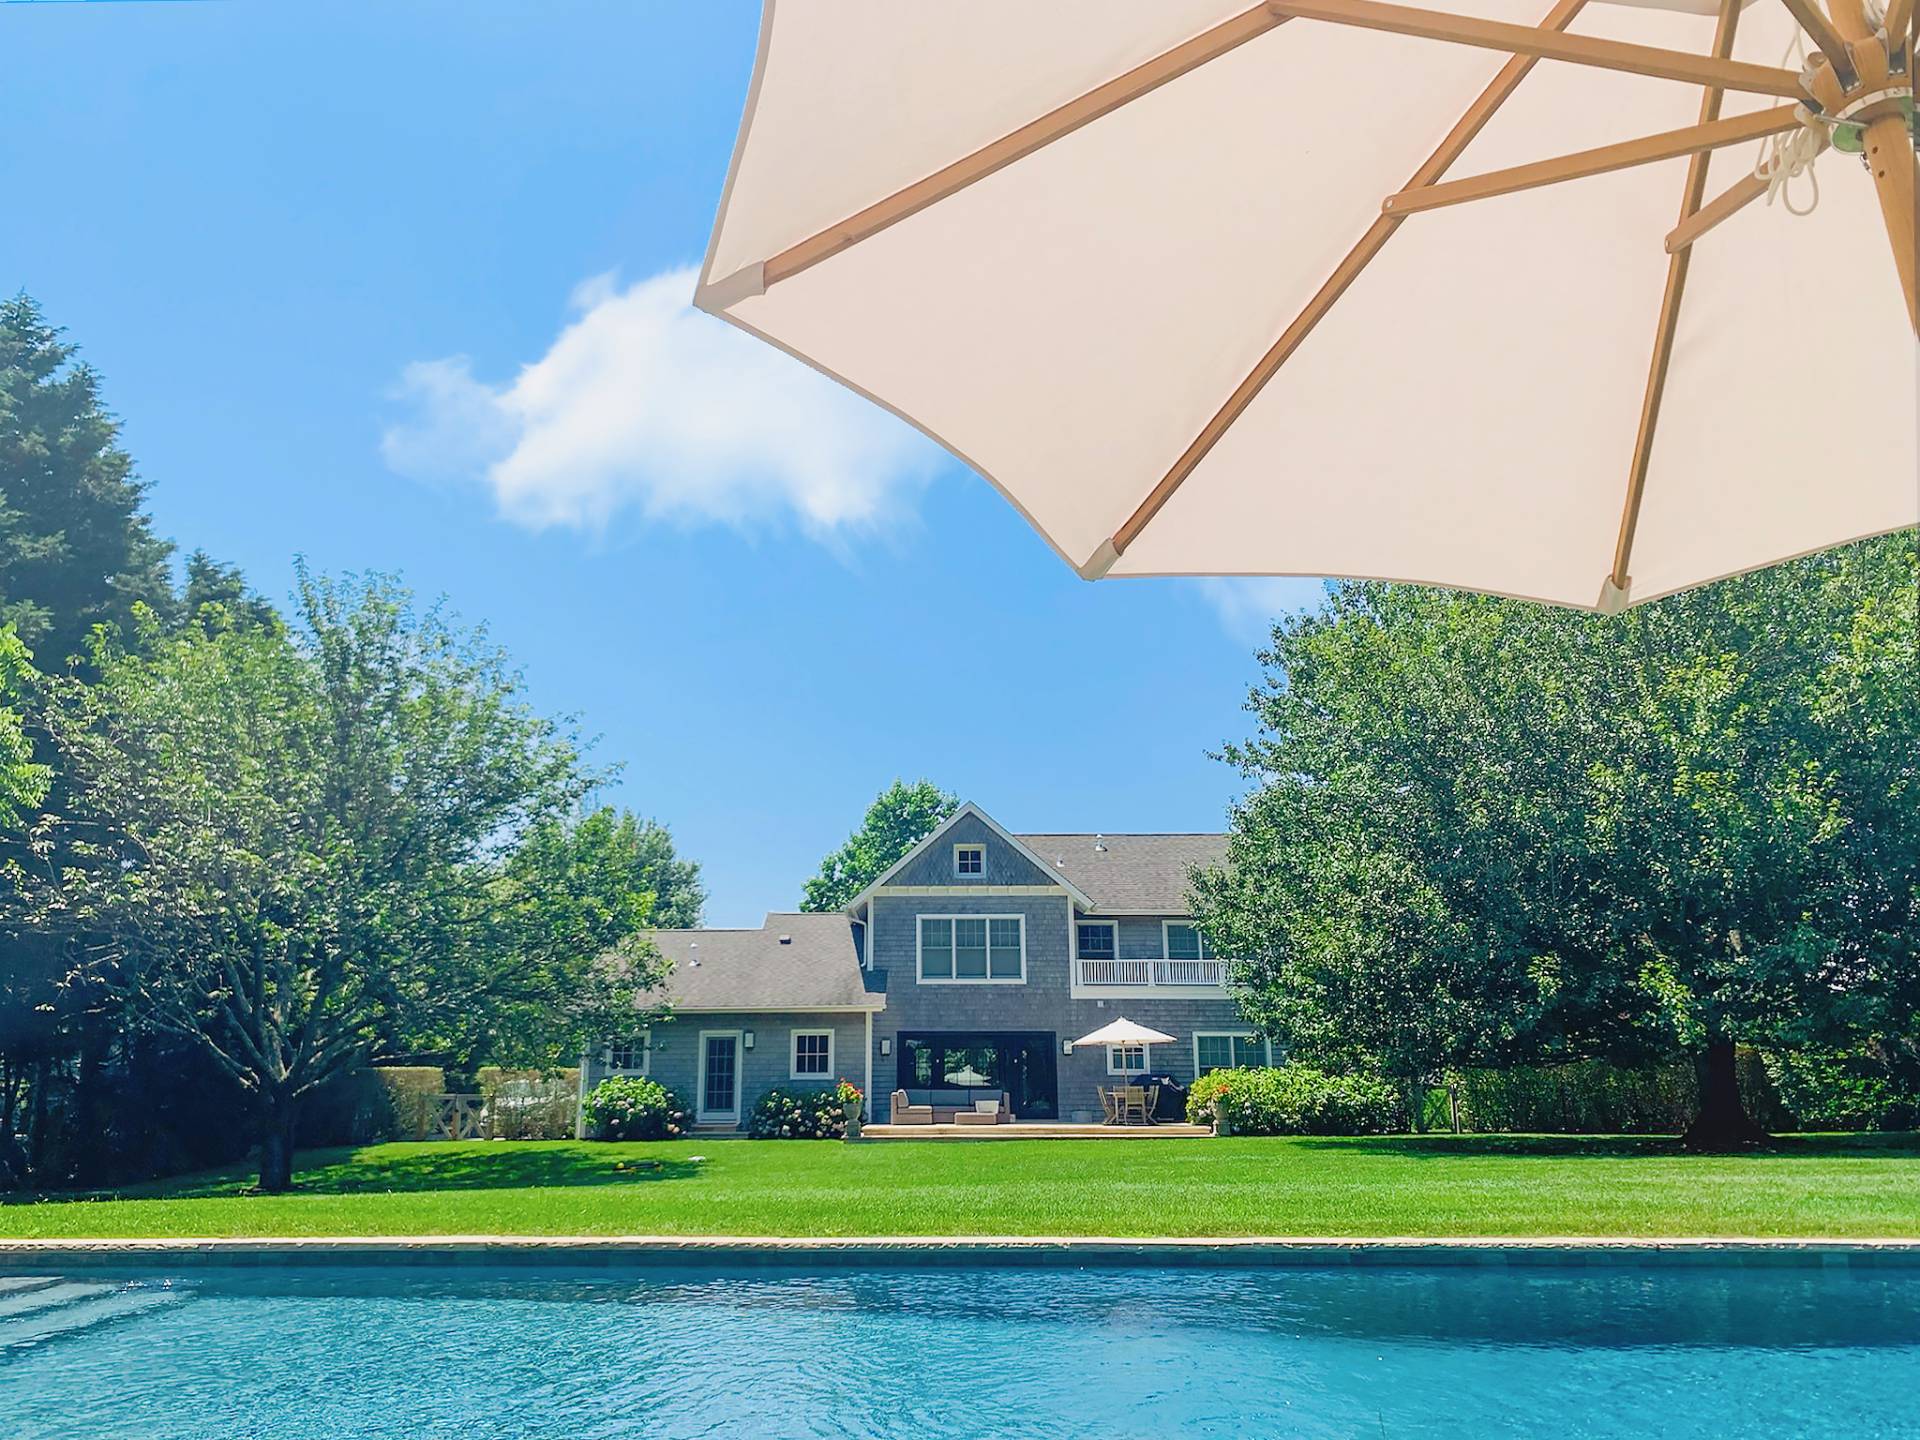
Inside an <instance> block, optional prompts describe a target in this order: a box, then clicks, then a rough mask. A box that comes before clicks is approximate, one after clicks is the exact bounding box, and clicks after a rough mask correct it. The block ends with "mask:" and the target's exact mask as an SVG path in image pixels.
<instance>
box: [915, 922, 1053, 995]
mask: <svg viewBox="0 0 1920 1440" xmlns="http://www.w3.org/2000/svg"><path fill="white" fill-rule="evenodd" d="M914 947H915V951H916V955H917V961H916V964H915V967H914V973H915V975H917V976H918V977H919V980H920V983H921V984H922V985H1024V984H1026V983H1027V926H1026V918H1025V917H1024V916H1020V915H921V916H918V917H916V919H915V923H914Z"/></svg>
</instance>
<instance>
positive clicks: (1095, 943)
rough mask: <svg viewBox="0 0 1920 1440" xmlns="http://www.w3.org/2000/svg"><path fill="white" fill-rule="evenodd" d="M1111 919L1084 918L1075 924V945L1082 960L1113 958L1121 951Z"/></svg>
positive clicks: (1115, 928)
mask: <svg viewBox="0 0 1920 1440" xmlns="http://www.w3.org/2000/svg"><path fill="white" fill-rule="evenodd" d="M1116 938H1117V927H1116V926H1115V925H1114V923H1113V921H1111V920H1082V921H1080V922H1079V923H1078V924H1076V925H1075V926H1074V930H1073V940H1074V945H1075V946H1076V948H1077V949H1078V951H1079V954H1080V958H1081V959H1082V960H1111V959H1113V958H1114V957H1115V955H1117V954H1118V953H1119V950H1118V946H1117V944H1116Z"/></svg>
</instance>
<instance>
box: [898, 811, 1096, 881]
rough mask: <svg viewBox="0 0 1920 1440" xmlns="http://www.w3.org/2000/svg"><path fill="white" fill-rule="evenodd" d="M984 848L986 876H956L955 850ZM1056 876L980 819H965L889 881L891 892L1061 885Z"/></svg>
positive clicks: (956, 823)
mask: <svg viewBox="0 0 1920 1440" xmlns="http://www.w3.org/2000/svg"><path fill="white" fill-rule="evenodd" d="M956 845H984V846H986V849H987V855H986V873H985V874H983V875H977V876H975V875H955V874H954V873H953V847H954V846H956ZM1057 884H1059V880H1058V878H1057V877H1056V876H1053V875H1049V874H1047V872H1046V871H1044V870H1041V869H1039V868H1038V867H1037V866H1035V865H1034V863H1033V862H1032V861H1031V860H1029V859H1027V857H1026V856H1024V855H1022V854H1021V853H1020V852H1019V851H1018V850H1016V849H1014V848H1013V847H1012V846H1011V845H1009V844H1007V843H1006V841H1004V840H1002V839H1001V838H1000V837H999V836H998V835H996V834H995V833H994V831H993V827H992V826H990V825H988V824H986V823H985V822H984V821H982V820H981V819H980V818H979V817H978V816H974V815H963V816H961V817H960V819H958V820H956V821H955V822H954V824H953V828H952V829H950V830H948V831H947V832H946V833H945V834H944V835H942V836H940V837H939V838H938V839H937V840H935V841H934V842H933V843H932V844H931V845H929V846H928V847H927V848H926V849H925V850H924V851H922V852H921V853H920V854H919V855H916V856H915V857H914V858H913V859H912V860H911V861H909V862H908V863H907V865H906V866H905V868H903V869H902V870H901V871H900V873H899V874H897V875H895V876H893V877H892V878H891V879H889V880H888V881H887V885H888V887H889V888H895V889H897V888H898V887H900V886H902V885H1057Z"/></svg>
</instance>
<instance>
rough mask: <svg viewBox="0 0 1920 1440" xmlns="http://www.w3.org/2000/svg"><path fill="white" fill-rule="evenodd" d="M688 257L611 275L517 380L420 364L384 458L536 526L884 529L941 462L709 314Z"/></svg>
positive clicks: (877, 413)
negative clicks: (465, 484)
mask: <svg viewBox="0 0 1920 1440" xmlns="http://www.w3.org/2000/svg"><path fill="white" fill-rule="evenodd" d="M695 279H696V276H695V272H694V271H693V270H691V269H681V270H670V271H666V272H664V273H662V274H659V275H654V276H651V277H649V278H648V279H645V280H641V281H639V282H637V283H635V284H633V285H630V286H627V287H626V288H624V289H622V288H620V287H618V286H617V285H616V284H615V282H614V280H613V277H611V276H600V277H598V278H596V279H593V280H589V281H587V282H586V283H585V284H583V285H581V286H580V287H579V288H578V289H577V290H576V291H575V292H574V294H573V299H572V308H573V310H574V311H575V315H574V318H573V319H572V321H571V322H570V323H569V324H568V325H567V326H566V328H565V329H563V330H562V331H561V332H560V334H559V335H558V336H557V337H556V338H555V340H554V342H553V344H552V345H551V346H550V347H549V348H548V350H547V353H546V354H545V355H543V356H541V357H540V359H538V360H536V361H534V362H533V363H532V364H530V365H527V366H525V367H523V368H522V369H521V371H520V373H519V374H518V375H517V376H516V377H514V379H513V380H512V381H511V382H508V383H503V384H490V383H488V382H487V381H485V380H482V379H478V378H476V377H475V376H474V374H473V371H472V367H471V365H470V363H469V362H468V360H467V359H466V357H464V356H454V357H451V358H448V359H442V360H427V361H420V362H417V363H415V364H413V365H409V366H408V367H407V369H406V371H405V372H404V373H403V375H402V377H401V381H400V384H399V386H398V388H397V390H396V392H395V398H396V399H398V400H399V401H400V402H401V403H402V405H403V406H404V407H405V414H404V415H403V417H402V418H401V419H399V420H398V421H396V423H394V424H393V425H391V426H389V427H388V428H387V430H386V431H385V433H384V435H383V436H382V439H381V453H382V454H383V455H384V456H385V458H386V461H387V464H388V465H389V466H390V467H391V468H392V469H394V470H395V471H397V472H399V473H400V474H403V475H407V476H410V477H413V478H416V479H423V480H435V481H446V480H456V481H476V480H477V481H479V482H480V483H482V484H484V485H485V486H486V488H487V489H488V490H490V491H491V492H492V494H493V497H494V501H495V503H496V505H497V506H498V507H499V510H500V513H501V514H503V515H504V516H506V517H507V518H508V519H510V520H512V521H514V522H516V523H518V524H521V525H524V526H526V527H528V528H530V529H535V530H540V529H546V528H549V527H552V526H571V527H575V528H579V529H592V530H598V529H602V528H604V527H605V526H606V525H607V524H608V522H609V521H611V520H612V519H613V518H614V516H615V515H617V514H618V513H619V512H621V511H622V510H624V509H626V508H628V507H634V508H636V509H638V511H639V512H640V513H641V514H643V515H644V516H646V517H648V518H649V519H656V520H676V521H680V522H683V523H686V522H692V523H698V522H719V523H722V524H727V525H733V526H737V527H741V528H751V527H754V526H757V525H761V524H765V523H767V522H770V521H774V520H777V519H779V518H780V517H781V516H783V515H784V516H789V517H791V518H792V519H794V520H796V521H797V522H798V523H799V524H800V525H801V527H802V528H803V529H805V530H806V531H807V532H808V533H809V534H811V535H814V536H815V537H817V538H820V539H825V540H831V539H833V538H834V537H836V536H839V535H843V534H846V533H849V532H860V531H865V530H870V529H872V528H875V527H876V526H878V525H879V524H881V523H882V522H883V521H884V520H886V519H887V518H888V517H889V516H891V515H892V514H894V513H895V512H896V511H897V510H899V509H900V508H901V507H902V505H903V503H904V501H905V499H906V497H907V496H908V495H910V494H911V493H912V492H913V491H915V490H917V489H918V488H919V487H920V485H922V484H923V483H924V482H925V480H926V478H927V476H928V474H929V473H930V472H931V470H932V469H933V467H934V465H935V464H936V463H937V460H938V452H937V451H936V450H935V448H934V446H933V445H932V444H931V443H930V442H928V441H926V440H925V439H924V438H922V437H921V436H920V435H918V434H917V433H915V432H914V431H913V430H912V429H911V428H910V427H909V426H907V425H906V424H904V423H903V422H901V421H900V420H898V419H896V418H895V417H894V416H892V415H889V414H887V413H886V412H885V411H884V410H882V409H880V408H879V407H878V406H876V405H873V404H871V403H869V402H868V401H866V400H863V399H862V398H860V397H859V396H857V395H855V394H853V393H851V392H850V391H847V390H845V389H843V388H842V387H840V386H839V385H836V384H835V383H833V382H832V381H831V380H829V379H827V378H826V377H825V376H823V375H821V374H818V373H817V372H815V371H813V370H810V369H808V368H807V367H806V366H805V365H803V364H801V363H800V362H799V361H797V360H794V359H792V358H791V357H789V356H787V355H783V354H781V353H780V352H779V351H778V350H776V349H774V348H773V347H772V346H770V345H766V344H763V343H761V342H760V341H757V340H755V339H753V338H752V337H751V336H748V335H745V334H743V333H741V332H740V331H738V330H735V329H733V328H732V327H731V326H729V325H727V324H725V323H724V322H723V321H720V320H716V319H714V318H713V317H711V316H709V315H704V314H702V313H700V312H699V311H697V310H695V309H694V308H693V307H692V305H691V303H690V297H691V295H692V294H693V288H694V282H695Z"/></svg>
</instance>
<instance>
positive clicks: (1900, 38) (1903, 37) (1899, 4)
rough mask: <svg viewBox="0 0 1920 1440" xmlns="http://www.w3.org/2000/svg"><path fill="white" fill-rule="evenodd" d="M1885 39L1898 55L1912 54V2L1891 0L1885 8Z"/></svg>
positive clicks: (1909, 0)
mask: <svg viewBox="0 0 1920 1440" xmlns="http://www.w3.org/2000/svg"><path fill="white" fill-rule="evenodd" d="M1887 39H1888V41H1889V42H1890V43H1891V44H1892V46H1893V48H1894V50H1895V51H1897V52H1898V53H1900V54H1902V55H1912V54H1913V0H1893V3H1892V4H1890V5H1889V6H1887Z"/></svg>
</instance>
